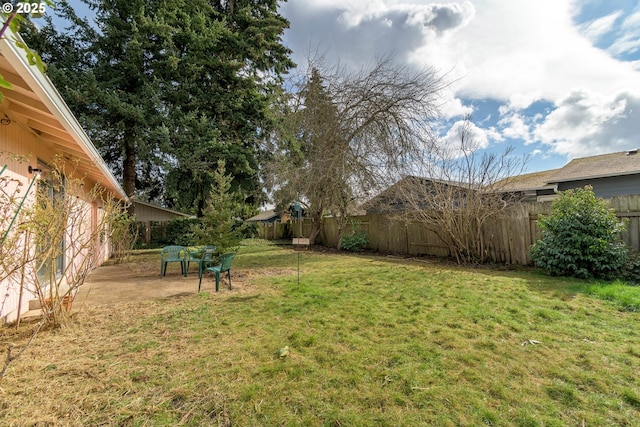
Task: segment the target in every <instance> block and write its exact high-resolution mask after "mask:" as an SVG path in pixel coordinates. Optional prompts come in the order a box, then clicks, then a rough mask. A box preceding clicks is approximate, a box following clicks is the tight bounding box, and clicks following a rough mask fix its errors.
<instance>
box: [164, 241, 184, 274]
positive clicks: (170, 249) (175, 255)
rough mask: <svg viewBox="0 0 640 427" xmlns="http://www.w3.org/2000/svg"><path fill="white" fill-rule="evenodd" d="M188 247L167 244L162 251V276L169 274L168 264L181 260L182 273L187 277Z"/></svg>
mask: <svg viewBox="0 0 640 427" xmlns="http://www.w3.org/2000/svg"><path fill="white" fill-rule="evenodd" d="M188 253H189V252H188V251H187V248H185V247H184V246H165V247H164V248H162V252H160V276H165V275H166V274H167V264H169V263H170V262H179V263H180V268H181V269H182V275H183V276H184V277H187V254H188Z"/></svg>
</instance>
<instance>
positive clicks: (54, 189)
mask: <svg viewBox="0 0 640 427" xmlns="http://www.w3.org/2000/svg"><path fill="white" fill-rule="evenodd" d="M67 165H69V166H71V169H68V168H67V167H66V166H67ZM75 166H76V165H75V164H73V162H69V161H66V160H65V159H64V158H63V157H62V156H59V157H57V158H56V159H55V160H54V162H53V169H52V170H51V171H50V172H49V173H48V175H49V176H48V177H47V178H46V179H45V178H44V177H43V178H42V179H40V182H38V183H37V185H34V186H33V187H32V186H30V189H31V188H33V190H34V191H35V193H36V194H35V197H34V195H33V193H32V192H25V193H23V194H22V197H16V194H17V189H19V188H21V186H18V185H17V184H15V183H13V184H12V180H10V179H3V180H2V181H0V190H1V191H0V202H1V203H0V228H1V229H2V231H3V234H6V236H7V237H6V239H4V240H3V242H2V245H0V255H1V256H0V279H1V280H0V283H1V284H2V286H3V287H6V288H5V289H7V292H6V293H8V290H9V287H16V286H17V287H19V288H18V290H19V294H20V301H19V303H18V307H21V306H22V299H23V295H24V296H25V298H26V297H27V296H30V297H31V298H34V299H35V298H37V299H39V300H40V303H41V306H42V317H41V319H40V321H39V322H38V323H37V324H35V325H34V326H33V329H32V331H31V332H30V334H31V337H30V339H29V341H28V342H27V344H25V345H24V346H22V347H20V348H18V349H16V348H15V346H13V345H12V344H9V346H8V348H7V353H6V358H5V360H4V363H3V364H2V365H0V380H2V378H3V376H4V375H5V374H6V372H7V369H8V367H9V365H10V363H11V362H12V361H14V360H15V359H16V358H18V357H20V355H22V354H23V353H24V352H25V351H26V349H27V348H28V347H29V346H30V345H31V343H32V342H33V340H34V339H35V337H36V335H37V334H38V332H39V331H40V330H41V328H42V327H44V326H45V325H52V326H60V325H63V324H65V323H66V322H67V321H68V320H69V311H68V310H67V309H66V308H65V299H66V300H68V298H72V297H74V296H75V294H76V292H77V291H78V289H79V288H80V286H82V285H83V284H84V282H85V279H86V278H87V276H88V274H89V272H90V271H91V270H92V269H93V268H94V267H95V266H96V265H97V261H98V259H99V258H102V257H103V256H105V255H106V254H105V252H104V251H105V250H106V245H107V241H108V239H109V238H110V237H111V234H112V233H113V232H114V231H115V230H117V228H116V227H115V226H116V225H119V224H121V223H127V224H128V223H129V222H130V221H129V219H127V213H126V206H125V205H124V204H123V203H122V202H121V201H119V200H116V199H114V198H113V197H112V196H111V195H110V194H109V193H108V192H107V191H106V190H105V189H104V188H103V187H101V186H100V185H98V184H96V185H94V186H93V187H92V188H91V189H89V190H86V189H85V188H84V179H83V178H82V177H77V176H74V175H75ZM13 181H15V180H13ZM33 182H36V178H34V180H33ZM8 189H13V190H12V191H10V190H8ZM29 193H31V194H29ZM26 195H28V196H29V197H28V200H27V197H25V196H26ZM25 201H26V202H25ZM10 218H13V219H15V221H14V220H13V219H10ZM12 223H13V224H12ZM14 224H15V225H14ZM127 229H129V228H128V227H127ZM5 232H6V233H5ZM131 238H133V237H131ZM1 314H3V313H1V312H0V315H1ZM19 320H20V318H19V317H18V321H17V322H16V327H17V326H18V325H19Z"/></svg>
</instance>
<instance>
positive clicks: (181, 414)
mask: <svg viewBox="0 0 640 427" xmlns="http://www.w3.org/2000/svg"><path fill="white" fill-rule="evenodd" d="M140 256H148V257H149V262H155V261H156V255H155V254H152V255H140ZM300 260H301V275H300V284H298V275H297V270H296V267H297V261H298V257H297V254H296V252H295V251H294V250H292V249H290V248H282V247H276V246H271V245H266V244H256V243H254V244H251V245H248V246H243V247H242V248H241V250H240V252H239V255H238V256H237V258H236V260H235V261H234V268H235V269H236V270H237V271H238V272H239V273H240V272H242V273H243V275H244V280H245V283H244V284H243V286H242V287H241V289H240V290H236V291H232V292H229V291H228V290H227V291H224V292H220V293H218V294H215V293H208V292H203V293H200V294H194V295H190V296H186V297H181V298H174V299H166V300H160V301H149V302H144V303H142V304H135V305H134V304H122V305H118V306H112V307H109V308H101V309H93V310H90V311H86V312H81V313H79V315H77V316H76V318H75V322H74V323H73V325H71V326H70V327H67V328H64V329H62V330H59V331H46V332H44V333H43V334H42V335H40V336H39V337H38V338H37V340H36V342H35V343H34V344H33V346H32V347H31V349H29V350H28V352H27V353H26V354H25V355H24V356H23V357H22V358H20V359H18V360H16V361H15V362H14V363H13V364H12V365H11V368H10V370H9V372H8V375H7V377H6V378H5V379H4V380H3V382H2V383H0V387H1V388H2V390H0V425H92V426H97V425H108V426H111V425H122V426H173V425H191V426H201V425H205V426H208V425H220V426H231V425H233V426H277V425H292V426H417V425H436V426H479V425H494V426H512V425H513V426H565V425H567V426H583V425H584V426H637V425H640V375H639V373H640V313H639V312H638V311H637V310H638V309H640V287H634V288H631V287H625V286H620V284H613V285H610V286H609V285H598V284H595V283H593V282H589V283H587V282H582V281H577V280H569V279H558V278H552V277H548V276H545V275H542V274H539V273H536V272H533V271H528V270H519V271H505V270H496V269H471V268H461V267H457V266H453V265H450V264H447V263H443V262H438V261H436V260H430V259H422V260H415V259H414V260H410V259H400V258H394V257H384V256H369V255H355V256H354V255H345V254H337V253H332V252H326V253H322V252H314V251H312V252H303V253H302V254H301V255H300ZM616 286H618V287H619V289H618V288H616ZM616 295H622V297H621V298H617V296H616ZM23 327H24V326H23ZM2 333H3V334H4V335H5V337H0V338H2V339H3V341H6V339H13V340H15V341H16V343H18V344H19V343H21V342H24V338H21V337H20V336H15V335H14V336H12V335H11V333H10V331H9V329H6V330H4V331H2ZM4 347H5V348H6V344H5V345H4ZM285 347H288V352H287V350H285ZM1 357H2V358H4V356H1Z"/></svg>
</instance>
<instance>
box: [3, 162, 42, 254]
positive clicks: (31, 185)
mask: <svg viewBox="0 0 640 427" xmlns="http://www.w3.org/2000/svg"><path fill="white" fill-rule="evenodd" d="M2 171H3V172H4V169H2ZM39 178H40V171H36V175H35V176H34V177H33V179H32V180H31V184H29V188H27V192H26V193H25V194H24V197H23V198H22V201H21V202H20V205H19V206H18V209H17V210H16V214H15V215H14V216H13V219H12V220H11V223H10V224H9V228H7V231H6V232H5V233H4V237H3V238H2V243H1V244H0V246H1V245H4V242H5V241H6V240H7V236H8V235H9V231H11V227H13V223H14V222H15V221H16V218H18V214H20V210H22V206H23V205H24V202H25V200H27V196H29V191H31V187H33V184H34V183H35V182H36V181H37V180H38V179H39Z"/></svg>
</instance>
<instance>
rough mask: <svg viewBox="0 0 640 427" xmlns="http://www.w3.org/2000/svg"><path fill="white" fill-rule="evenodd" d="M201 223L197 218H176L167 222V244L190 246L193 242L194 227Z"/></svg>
mask: <svg viewBox="0 0 640 427" xmlns="http://www.w3.org/2000/svg"><path fill="white" fill-rule="evenodd" d="M198 224H200V220H199V219H196V218H174V219H172V220H170V221H169V222H168V223H167V229H166V237H165V239H166V242H165V243H166V244H169V245H181V246H190V245H192V244H193V232H192V231H191V230H192V229H193V227H195V226H197V225H198Z"/></svg>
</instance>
